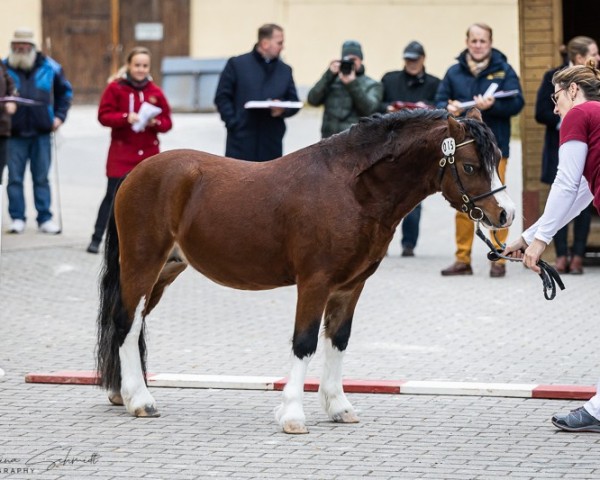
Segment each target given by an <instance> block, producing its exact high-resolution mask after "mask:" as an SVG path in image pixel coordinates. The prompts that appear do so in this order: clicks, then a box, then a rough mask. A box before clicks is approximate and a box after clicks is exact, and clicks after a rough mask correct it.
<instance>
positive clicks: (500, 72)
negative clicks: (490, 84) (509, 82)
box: [485, 70, 506, 80]
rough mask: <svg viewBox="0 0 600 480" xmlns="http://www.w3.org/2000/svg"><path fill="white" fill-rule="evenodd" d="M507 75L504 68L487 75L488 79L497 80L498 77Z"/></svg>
mask: <svg viewBox="0 0 600 480" xmlns="http://www.w3.org/2000/svg"><path fill="white" fill-rule="evenodd" d="M504 77H506V72H505V71H504V70H500V71H499V72H492V73H488V76H487V77H485V78H486V79H487V80H495V79H497V78H504Z"/></svg>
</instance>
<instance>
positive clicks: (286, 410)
mask: <svg viewBox="0 0 600 480" xmlns="http://www.w3.org/2000/svg"><path fill="white" fill-rule="evenodd" d="M327 296H328V292H327V289H326V288H325V287H323V285H313V286H310V287H308V286H305V285H301V283H300V282H299V283H298V303H297V307H296V324H295V327H294V338H293V340H292V350H293V353H294V359H293V361H292V362H293V363H292V370H291V372H290V376H289V377H288V382H287V384H286V386H285V388H284V389H283V399H282V402H281V405H280V406H279V407H278V408H277V409H276V411H275V419H276V420H277V422H278V423H279V425H281V427H282V428H283V431H284V432H285V433H308V429H307V428H306V425H305V421H306V419H305V416H304V408H303V406H302V401H303V397H304V380H305V377H306V370H307V368H308V364H309V363H310V360H311V359H312V357H313V355H314V353H315V351H316V350H317V343H318V341H319V328H320V325H321V317H322V316H323V309H324V307H325V302H326V301H327Z"/></svg>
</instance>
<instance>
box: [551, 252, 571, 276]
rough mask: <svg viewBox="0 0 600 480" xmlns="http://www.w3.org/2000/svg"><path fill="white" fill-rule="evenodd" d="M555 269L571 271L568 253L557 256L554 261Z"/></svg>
mask: <svg viewBox="0 0 600 480" xmlns="http://www.w3.org/2000/svg"><path fill="white" fill-rule="evenodd" d="M554 269H555V270H556V271H557V272H558V273H568V272H569V261H568V259H567V256H566V255H560V256H558V257H556V260H555V261H554Z"/></svg>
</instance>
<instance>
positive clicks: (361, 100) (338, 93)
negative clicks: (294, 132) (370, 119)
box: [308, 40, 383, 138]
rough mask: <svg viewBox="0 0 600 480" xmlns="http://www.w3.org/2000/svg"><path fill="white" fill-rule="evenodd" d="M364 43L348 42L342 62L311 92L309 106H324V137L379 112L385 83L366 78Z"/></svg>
mask: <svg viewBox="0 0 600 480" xmlns="http://www.w3.org/2000/svg"><path fill="white" fill-rule="evenodd" d="M362 61H363V53H362V48H361V46H360V43H358V42H357V41H355V40H347V41H345V42H344V44H343V45H342V58H341V59H336V60H333V61H332V62H331V63H330V64H329V68H328V69H327V71H326V72H325V73H324V74H323V76H322V77H321V79H320V80H319V81H318V82H317V83H316V84H315V86H314V87H312V88H311V89H310V91H309V92H308V103H309V104H311V105H313V106H315V107H318V106H319V105H324V107H325V108H324V111H323V124H322V126H321V136H322V137H323V138H327V137H329V136H331V135H333V134H335V133H339V132H341V131H343V130H346V129H347V128H349V127H350V126H351V125H352V124H354V123H356V122H358V120H359V118H360V117H365V116H369V115H371V114H373V113H375V112H377V110H378V108H379V104H380V103H381V100H382V98H383V86H382V85H381V83H379V82H377V81H376V80H373V79H372V78H370V77H367V76H366V75H365V67H364V65H363V63H362Z"/></svg>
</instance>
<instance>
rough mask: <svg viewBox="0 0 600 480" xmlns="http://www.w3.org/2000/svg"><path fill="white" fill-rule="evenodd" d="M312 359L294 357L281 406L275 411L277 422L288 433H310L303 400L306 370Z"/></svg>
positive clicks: (308, 357) (310, 356)
mask: <svg viewBox="0 0 600 480" xmlns="http://www.w3.org/2000/svg"><path fill="white" fill-rule="evenodd" d="M311 359H312V355H309V356H306V357H304V358H303V359H299V358H298V357H296V356H294V359H293V360H292V371H291V373H290V376H289V378H288V382H287V384H286V386H285V387H284V389H283V399H282V402H281V405H279V407H277V409H276V410H275V420H277V422H278V423H279V425H280V426H281V428H283V430H284V431H285V432H286V433H308V430H307V429H306V426H305V421H306V419H305V417H304V408H303V407H302V399H303V398H304V380H305V378H306V370H307V368H308V364H309V363H310V360H311Z"/></svg>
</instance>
